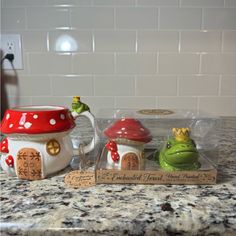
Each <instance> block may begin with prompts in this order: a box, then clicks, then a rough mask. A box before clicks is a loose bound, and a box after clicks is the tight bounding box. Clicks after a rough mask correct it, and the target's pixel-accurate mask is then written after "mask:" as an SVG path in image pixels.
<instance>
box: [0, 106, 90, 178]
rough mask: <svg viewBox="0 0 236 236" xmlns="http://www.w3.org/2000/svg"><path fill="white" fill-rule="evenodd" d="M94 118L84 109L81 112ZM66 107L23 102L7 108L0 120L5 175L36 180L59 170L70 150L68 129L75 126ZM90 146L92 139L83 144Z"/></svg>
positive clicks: (86, 148) (64, 164)
mask: <svg viewBox="0 0 236 236" xmlns="http://www.w3.org/2000/svg"><path fill="white" fill-rule="evenodd" d="M81 115H83V116H86V117H88V118H89V119H90V121H91V123H92V125H93V126H94V120H93V116H92V115H91V113H89V112H88V111H86V112H83V113H81ZM77 116H78V114H77V113H76V114H74V115H73V116H72V115H71V112H70V111H69V109H67V108H65V107H60V106H28V107H27V106H26V107H18V108H13V109H8V110H7V111H6V113H5V116H4V118H3V121H2V123H1V131H2V133H3V134H4V135H5V136H7V137H6V138H5V139H4V140H2V142H1V145H0V151H1V166H2V168H3V170H4V171H5V172H6V173H8V174H9V175H13V176H17V177H18V178H20V179H28V180H36V179H43V178H45V177H46V176H48V175H50V174H52V173H55V172H58V171H59V170H62V169H63V168H65V167H66V166H68V165H69V163H70V161H71V159H72V157H73V155H78V150H73V148H72V142H71V139H70V137H69V133H70V132H71V131H72V129H73V128H74V127H75V122H74V119H75V118H76V117H77ZM93 148H94V140H92V141H91V143H89V144H88V145H87V146H86V147H85V150H84V152H85V153H87V152H89V151H91V150H92V149H93Z"/></svg>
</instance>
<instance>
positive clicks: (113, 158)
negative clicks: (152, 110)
mask: <svg viewBox="0 0 236 236" xmlns="http://www.w3.org/2000/svg"><path fill="white" fill-rule="evenodd" d="M104 134H105V136H106V137H107V138H109V141H108V143H107V144H106V145H105V147H106V149H107V151H108V153H107V168H108V169H120V170H140V169H143V168H144V144H145V143H148V142H150V141H151V140H152V136H151V134H150V132H149V130H148V129H147V128H145V127H144V126H143V125H142V124H141V122H140V121H138V120H136V119H132V118H123V119H121V120H117V121H116V122H115V123H114V124H112V125H111V126H110V127H108V128H106V129H105V131H104Z"/></svg>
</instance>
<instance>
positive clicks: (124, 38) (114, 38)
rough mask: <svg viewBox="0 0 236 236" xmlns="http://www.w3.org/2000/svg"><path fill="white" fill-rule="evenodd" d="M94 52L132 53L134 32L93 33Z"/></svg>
mask: <svg viewBox="0 0 236 236" xmlns="http://www.w3.org/2000/svg"><path fill="white" fill-rule="evenodd" d="M94 40H95V51H96V52H132V51H133V52H134V51H135V45H136V33H135V31H95V32H94Z"/></svg>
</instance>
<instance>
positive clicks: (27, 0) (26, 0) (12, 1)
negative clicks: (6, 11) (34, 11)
mask: <svg viewBox="0 0 236 236" xmlns="http://www.w3.org/2000/svg"><path fill="white" fill-rule="evenodd" d="M2 4H3V6H4V7H18V6H19V7H22V6H42V5H45V4H47V0H20V1H19V0H2Z"/></svg>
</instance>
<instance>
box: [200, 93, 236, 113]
mask: <svg viewBox="0 0 236 236" xmlns="http://www.w3.org/2000/svg"><path fill="white" fill-rule="evenodd" d="M199 108H200V109H201V110H204V111H208V112H209V113H211V114H215V115H221V116H233V115H235V114H236V106H235V97H201V98H200V99H199Z"/></svg>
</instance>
